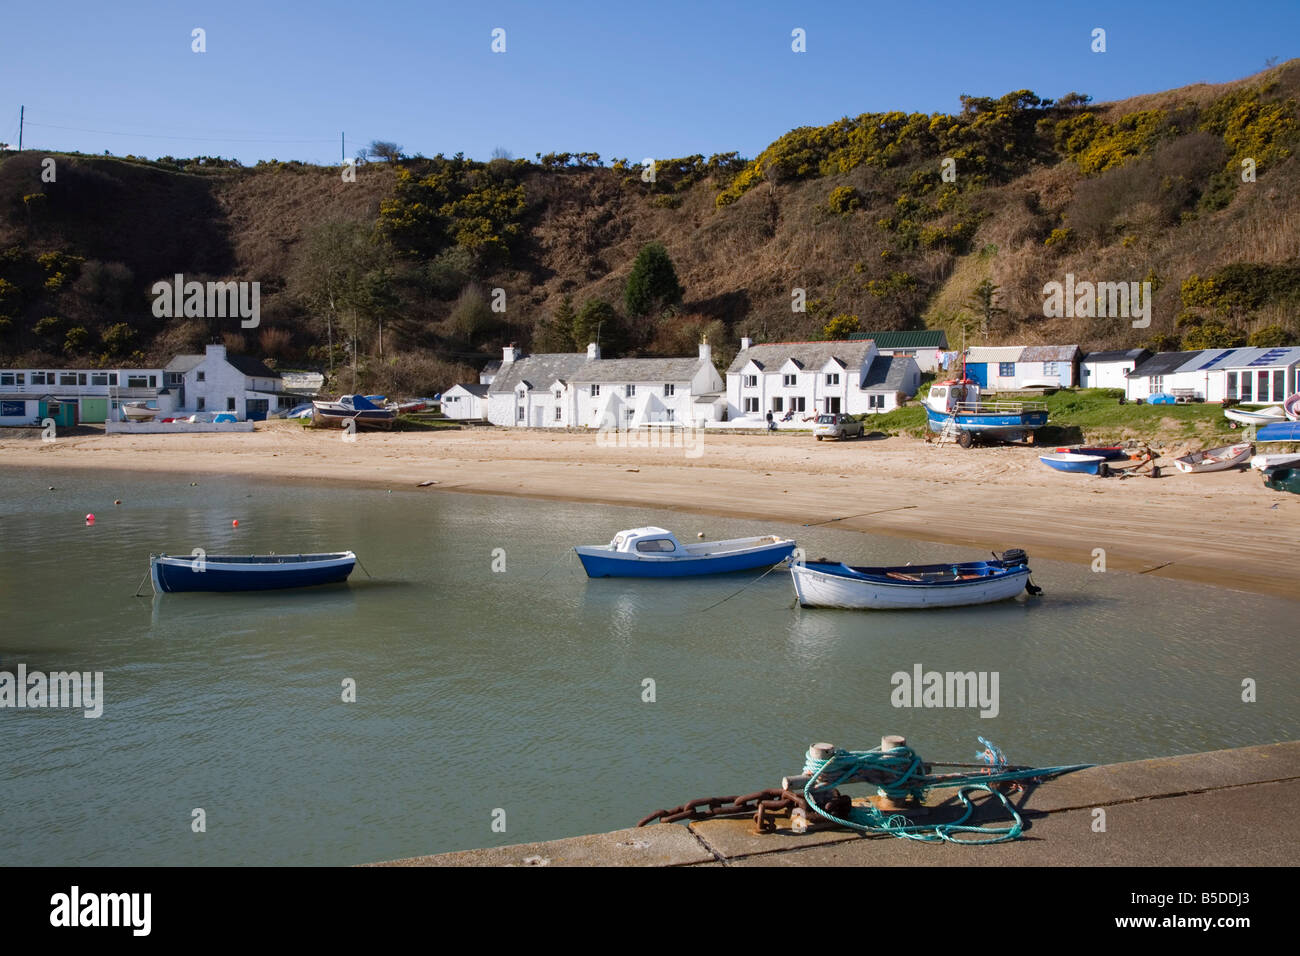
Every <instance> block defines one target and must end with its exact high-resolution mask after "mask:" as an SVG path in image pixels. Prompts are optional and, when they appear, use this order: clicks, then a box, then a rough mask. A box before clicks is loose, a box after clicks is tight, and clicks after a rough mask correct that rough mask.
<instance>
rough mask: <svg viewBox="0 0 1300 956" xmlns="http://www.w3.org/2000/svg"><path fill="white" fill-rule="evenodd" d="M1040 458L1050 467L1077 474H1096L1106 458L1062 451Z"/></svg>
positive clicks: (1039, 457)
mask: <svg viewBox="0 0 1300 956" xmlns="http://www.w3.org/2000/svg"><path fill="white" fill-rule="evenodd" d="M1038 460H1039V461H1041V462H1042V463H1043V464H1044V465H1046V466H1047V467H1048V468H1054V469H1056V470H1057V471H1067V472H1070V473H1072V474H1077V475H1095V474H1098V473H1099V472H1100V471H1101V465H1102V462H1104V461H1105V460H1106V459H1105V458H1103V457H1102V456H1101V455H1074V454H1069V453H1060V454H1055V455H1039V456H1038Z"/></svg>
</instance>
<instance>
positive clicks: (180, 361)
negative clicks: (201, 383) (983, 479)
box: [163, 355, 206, 374]
mask: <svg viewBox="0 0 1300 956" xmlns="http://www.w3.org/2000/svg"><path fill="white" fill-rule="evenodd" d="M204 358H206V356H203V355H178V356H176V357H175V358H174V359H172V360H171V361H170V362H168V363H167V364H166V365H164V366H163V371H164V372H181V373H182V374H183V373H185V372H188V371H189V370H190V369H192V368H193V367H194V366H196V365H198V364H199V363H200V362H202V361H203V359H204Z"/></svg>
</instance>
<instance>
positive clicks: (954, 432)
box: [935, 418, 961, 445]
mask: <svg viewBox="0 0 1300 956" xmlns="http://www.w3.org/2000/svg"><path fill="white" fill-rule="evenodd" d="M960 434H961V429H960V428H958V427H957V419H955V418H949V419H948V420H947V421H946V422H944V423H943V430H942V431H940V432H939V437H938V438H936V439H935V441H936V442H938V443H939V444H940V445H942V444H944V443H946V442H956V441H957V436H958V435H960Z"/></svg>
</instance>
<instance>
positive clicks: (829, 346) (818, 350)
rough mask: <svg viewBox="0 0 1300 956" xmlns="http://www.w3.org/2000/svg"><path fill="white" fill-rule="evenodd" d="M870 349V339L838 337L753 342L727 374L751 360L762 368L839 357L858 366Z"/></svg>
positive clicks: (810, 365)
mask: <svg viewBox="0 0 1300 956" xmlns="http://www.w3.org/2000/svg"><path fill="white" fill-rule="evenodd" d="M870 350H871V342H870V341H862V340H859V341H850V340H848V339H837V340H835V341H832V342H773V343H770V344H768V345H751V346H750V347H749V348H747V349H745V350H744V351H742V352H741V353H740V354H738V355H737V356H736V358H735V361H733V362H732V363H731V366H730V367H729V368H728V369H727V374H728V375H734V374H736V373H738V372H739V371H740V370H741V369H743V368H744V367H745V366H746V365H748V364H749V363H750V361H754V362H757V363H758V365H759V367H760V368H768V367H771V368H780V367H781V366H782V365H784V364H785V362H786V360H787V359H794V360H795V361H796V362H798V363H799V365H800V367H801V368H806V369H821V368H824V367H825V366H826V363H827V362H829V361H830V360H831V359H839V361H840V362H841V363H842V364H843V365H844V366H845V367H846V368H858V367H860V366H861V365H862V360H863V359H864V358H866V356H867V352H869V351H870Z"/></svg>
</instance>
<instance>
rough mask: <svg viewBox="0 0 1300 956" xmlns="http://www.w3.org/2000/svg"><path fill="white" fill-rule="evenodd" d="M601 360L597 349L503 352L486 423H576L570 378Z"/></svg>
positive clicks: (490, 392) (508, 349)
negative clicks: (583, 350)
mask: <svg viewBox="0 0 1300 956" xmlns="http://www.w3.org/2000/svg"><path fill="white" fill-rule="evenodd" d="M599 358H600V347H599V346H597V345H596V344H594V343H593V344H591V345H588V346H587V351H586V353H582V352H542V353H538V354H537V355H525V354H523V352H522V351H521V350H519V349H517V348H515V347H514V346H513V345H507V346H506V347H505V348H504V349H503V350H502V357H501V368H500V369H498V370H497V372H496V373H495V375H494V376H493V378H492V384H490V385H489V386H488V394H487V419H488V421H490V422H491V423H492V424H493V425H507V426H514V427H517V428H564V427H567V426H568V425H570V424H571V423H573V422H574V421H575V417H576V413H577V408H576V400H575V398H574V392H573V384H572V383H573V377H574V376H575V375H576V374H577V373H578V371H579V370H580V369H581V368H582V367H583V366H584V365H586V364H587V363H588V362H594V361H597V360H598V359H599Z"/></svg>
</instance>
